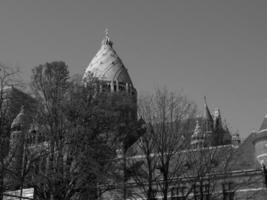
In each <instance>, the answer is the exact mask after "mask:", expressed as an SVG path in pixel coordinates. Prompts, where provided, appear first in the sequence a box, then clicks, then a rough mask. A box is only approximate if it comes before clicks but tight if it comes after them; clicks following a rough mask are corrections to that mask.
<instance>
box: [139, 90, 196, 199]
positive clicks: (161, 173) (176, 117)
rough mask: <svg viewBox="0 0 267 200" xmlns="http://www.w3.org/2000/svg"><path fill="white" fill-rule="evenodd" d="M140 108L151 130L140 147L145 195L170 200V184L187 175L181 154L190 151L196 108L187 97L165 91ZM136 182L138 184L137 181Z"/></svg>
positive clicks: (150, 197)
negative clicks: (189, 133) (188, 149)
mask: <svg viewBox="0 0 267 200" xmlns="http://www.w3.org/2000/svg"><path fill="white" fill-rule="evenodd" d="M139 108H140V115H142V116H143V117H144V120H145V121H146V122H147V124H149V126H150V128H149V129H148V130H150V133H149V134H148V135H149V138H145V137H144V138H142V140H140V143H139V145H141V146H140V150H141V154H144V158H145V159H143V161H144V165H145V168H146V170H143V173H144V172H145V173H146V174H147V175H146V176H144V177H147V178H146V179H147V180H146V181H145V183H147V185H146V187H143V191H144V193H145V194H146V196H147V198H149V199H153V198H154V197H155V196H156V195H155V192H156V191H158V195H162V196H163V199H164V200H167V199H168V195H169V193H170V189H171V187H170V186H171V185H170V183H171V182H172V180H173V179H174V178H175V177H177V176H181V175H182V174H183V173H184V166H183V163H184V161H183V159H184V156H182V155H181V154H179V153H178V152H181V151H182V150H184V149H186V148H188V144H189V143H188V141H187V139H186V138H187V135H188V134H187V132H188V131H189V129H188V127H189V126H190V122H191V119H192V118H195V114H196V105H195V104H194V103H192V102H190V101H189V100H188V99H187V98H186V97H185V96H184V95H182V94H175V93H173V92H170V91H168V90H167V89H166V88H164V89H157V90H156V91H155V93H154V94H153V95H151V96H148V97H145V98H144V99H143V100H142V101H140V103H139ZM146 137H147V136H146ZM137 177H138V176H137ZM135 180H137V181H138V179H137V178H135ZM138 184H139V185H140V180H139V181H138ZM155 185H156V186H155Z"/></svg>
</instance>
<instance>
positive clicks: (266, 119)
mask: <svg viewBox="0 0 267 200" xmlns="http://www.w3.org/2000/svg"><path fill="white" fill-rule="evenodd" d="M264 131H267V115H265V117H264V119H263V122H262V124H261V127H260V130H259V132H264Z"/></svg>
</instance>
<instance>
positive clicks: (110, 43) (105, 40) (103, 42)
mask: <svg viewBox="0 0 267 200" xmlns="http://www.w3.org/2000/svg"><path fill="white" fill-rule="evenodd" d="M102 44H105V45H109V46H111V47H112V44H113V43H112V42H111V41H110V37H109V32H108V28H106V29H105V38H104V40H103V41H102Z"/></svg>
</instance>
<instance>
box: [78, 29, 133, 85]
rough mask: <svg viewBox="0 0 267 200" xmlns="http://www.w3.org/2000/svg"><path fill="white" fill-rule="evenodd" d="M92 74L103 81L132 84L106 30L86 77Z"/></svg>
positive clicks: (86, 71)
mask: <svg viewBox="0 0 267 200" xmlns="http://www.w3.org/2000/svg"><path fill="white" fill-rule="evenodd" d="M90 75H92V76H93V77H97V78H98V79H100V80H103V81H118V82H119V83H127V84H129V85H132V81H131V78H130V76H129V74H128V71H127V69H126V67H125V66H124V64H123V62H122V60H121V59H120V57H119V56H118V55H117V53H116V51H115V50H114V49H113V43H112V41H111V40H110V38H109V36H108V33H107V31H106V37H105V38H104V40H103V41H102V44H101V48H100V50H99V51H98V52H97V54H96V55H95V56H94V58H93V59H92V60H91V62H90V64H89V66H88V67H87V69H86V70H85V74H84V77H83V78H84V79H85V80H86V78H87V77H88V76H90Z"/></svg>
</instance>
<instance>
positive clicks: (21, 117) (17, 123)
mask: <svg viewBox="0 0 267 200" xmlns="http://www.w3.org/2000/svg"><path fill="white" fill-rule="evenodd" d="M26 123H27V116H26V114H25V112H24V106H22V107H21V110H20V112H19V114H18V115H17V117H16V118H15V119H14V120H13V122H12V124H11V129H14V128H18V127H19V128H22V127H24V126H25V125H26Z"/></svg>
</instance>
